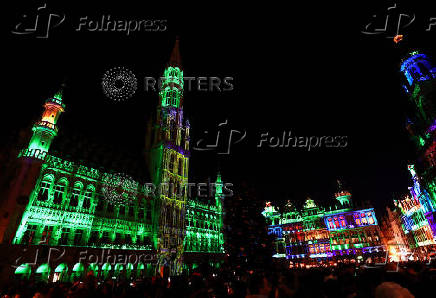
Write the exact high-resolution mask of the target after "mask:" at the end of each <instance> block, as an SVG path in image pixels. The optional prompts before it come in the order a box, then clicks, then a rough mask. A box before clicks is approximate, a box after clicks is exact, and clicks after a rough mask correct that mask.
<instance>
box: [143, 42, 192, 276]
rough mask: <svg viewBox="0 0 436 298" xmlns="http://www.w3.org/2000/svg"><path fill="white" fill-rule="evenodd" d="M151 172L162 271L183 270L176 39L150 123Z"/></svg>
mask: <svg viewBox="0 0 436 298" xmlns="http://www.w3.org/2000/svg"><path fill="white" fill-rule="evenodd" d="M152 134H153V142H152V144H153V145H152V148H151V169H150V172H151V175H152V180H153V184H154V186H155V187H156V188H157V190H158V192H157V193H158V198H157V201H158V203H157V204H155V210H154V211H155V212H156V213H155V214H159V215H158V216H156V218H158V220H157V221H156V222H155V223H154V231H155V237H154V241H155V243H154V244H155V247H156V249H157V251H158V256H159V266H158V270H159V273H160V274H161V275H177V274H180V273H181V270H182V256H183V241H184V237H185V210H186V200H187V183H188V165H189V122H188V121H184V119H183V71H182V69H181V60H180V53H179V41H178V40H176V43H175V46H174V49H173V51H172V54H171V58H170V61H169V63H168V65H167V67H166V68H165V71H164V74H163V77H162V78H161V86H160V90H159V104H158V108H157V116H156V123H155V124H154V127H153V132H152Z"/></svg>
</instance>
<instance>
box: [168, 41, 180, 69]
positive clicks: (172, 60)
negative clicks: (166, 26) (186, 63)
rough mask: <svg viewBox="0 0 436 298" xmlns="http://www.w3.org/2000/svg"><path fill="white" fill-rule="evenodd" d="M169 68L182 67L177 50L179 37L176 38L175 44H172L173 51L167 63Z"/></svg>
mask: <svg viewBox="0 0 436 298" xmlns="http://www.w3.org/2000/svg"><path fill="white" fill-rule="evenodd" d="M169 65H170V66H178V67H181V66H182V60H181V58H180V49H179V37H178V36H177V37H176V42H175V44H174V48H173V51H172V52H171V57H170V61H169Z"/></svg>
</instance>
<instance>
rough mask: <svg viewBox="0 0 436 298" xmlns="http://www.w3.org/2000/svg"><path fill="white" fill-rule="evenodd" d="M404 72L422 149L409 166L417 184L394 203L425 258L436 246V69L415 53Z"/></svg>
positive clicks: (410, 125) (411, 127)
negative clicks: (414, 163) (415, 161)
mask: <svg viewBox="0 0 436 298" xmlns="http://www.w3.org/2000/svg"><path fill="white" fill-rule="evenodd" d="M400 69H401V72H402V74H403V78H404V81H405V83H404V85H403V87H404V90H405V92H406V94H407V96H408V100H409V103H410V106H411V111H412V112H411V113H410V114H409V119H408V122H407V126H406V128H407V130H408V132H409V134H410V136H411V139H412V140H413V141H414V143H415V144H416V146H417V148H418V150H417V155H418V159H417V163H416V165H409V166H408V169H409V172H410V174H411V176H412V180H413V186H412V187H409V192H410V194H409V195H406V196H405V197H403V198H402V199H400V200H395V201H394V203H395V206H396V208H397V210H398V211H397V212H398V213H399V214H400V217H401V222H402V227H403V230H404V232H405V233H406V234H407V235H409V237H410V239H412V240H411V241H409V247H410V249H412V250H413V252H414V253H417V256H418V257H420V258H425V256H426V255H427V254H428V252H429V251H430V250H432V249H435V244H436V243H435V237H436V92H435V82H436V67H435V66H433V64H432V63H431V61H430V59H429V57H428V56H427V55H426V54H424V53H421V52H419V51H413V52H410V53H409V54H407V55H406V56H405V58H404V59H403V61H402V62H401V68H400Z"/></svg>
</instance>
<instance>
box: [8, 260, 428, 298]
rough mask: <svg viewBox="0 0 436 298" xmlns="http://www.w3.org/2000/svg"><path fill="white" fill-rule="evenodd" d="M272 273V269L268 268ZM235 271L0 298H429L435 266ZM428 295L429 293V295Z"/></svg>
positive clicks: (25, 287) (34, 287)
mask: <svg viewBox="0 0 436 298" xmlns="http://www.w3.org/2000/svg"><path fill="white" fill-rule="evenodd" d="M271 268H273V269H271ZM271 268H270V269H268V270H248V271H246V272H237V271H234V270H232V269H230V268H228V267H227V268H226V267H225V266H224V267H223V268H221V269H219V270H213V271H211V270H209V269H206V270H203V269H204V267H203V269H202V268H199V270H196V271H195V272H192V274H190V275H189V276H180V277H170V278H162V277H159V276H157V277H150V278H146V279H142V280H126V279H125V280H119V279H107V280H106V281H102V280H99V279H98V278H96V277H95V276H94V275H93V274H92V273H89V274H88V275H87V276H86V277H84V278H82V279H81V280H79V279H78V280H76V281H74V282H71V283H62V282H56V283H44V282H31V281H18V280H17V281H16V282H15V283H12V284H10V285H9V286H8V287H5V288H4V289H2V292H1V295H2V297H20V298H21V297H35V298H39V297H50V298H57V297H92V298H97V297H192V298H196V297H198V298H200V297H248V298H250V297H253V298H254V297H256V298H260V297H347V298H348V297H350V298H351V297H377V298H381V297H429V296H431V295H430V293H432V292H433V291H434V285H435V282H436V266H434V265H432V266H427V265H425V264H423V263H407V264H403V265H401V266H398V267H397V266H396V265H395V264H388V265H386V266H385V267H378V268H372V267H364V266H363V267H360V268H357V267H356V266H354V265H343V266H338V267H334V268H310V269H286V268H283V267H277V266H271ZM433 293H434V292H433Z"/></svg>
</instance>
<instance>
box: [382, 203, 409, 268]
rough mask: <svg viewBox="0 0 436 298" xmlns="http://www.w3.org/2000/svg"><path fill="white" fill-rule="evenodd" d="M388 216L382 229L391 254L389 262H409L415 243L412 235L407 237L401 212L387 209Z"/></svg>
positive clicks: (384, 241)
mask: <svg viewBox="0 0 436 298" xmlns="http://www.w3.org/2000/svg"><path fill="white" fill-rule="evenodd" d="M386 211H387V215H386V216H384V217H383V219H382V222H381V224H380V228H381V230H382V234H383V243H384V244H385V246H386V247H387V250H388V252H389V254H388V255H389V261H391V262H399V261H402V262H404V261H408V260H409V258H410V257H412V250H411V249H410V247H411V246H412V243H414V239H413V237H411V236H412V235H411V234H409V235H406V233H405V232H404V230H403V224H402V221H401V212H400V211H399V210H398V209H394V210H391V208H389V207H386Z"/></svg>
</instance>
